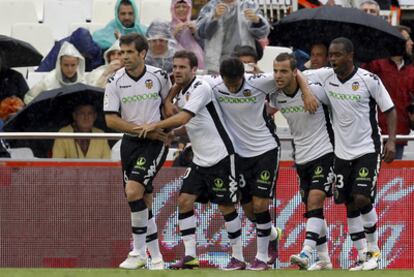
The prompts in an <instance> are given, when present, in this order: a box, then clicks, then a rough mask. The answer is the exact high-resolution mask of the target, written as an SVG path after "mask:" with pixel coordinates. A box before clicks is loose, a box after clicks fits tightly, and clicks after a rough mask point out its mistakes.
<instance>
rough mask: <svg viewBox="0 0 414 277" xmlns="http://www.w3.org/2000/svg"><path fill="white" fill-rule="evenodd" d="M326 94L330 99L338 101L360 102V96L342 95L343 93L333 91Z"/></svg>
mask: <svg viewBox="0 0 414 277" xmlns="http://www.w3.org/2000/svg"><path fill="white" fill-rule="evenodd" d="M328 94H329V96H330V97H333V98H336V99H339V100H349V101H359V100H361V95H358V94H344V93H339V92H334V91H329V92H328Z"/></svg>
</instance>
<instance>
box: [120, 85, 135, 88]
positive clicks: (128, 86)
mask: <svg viewBox="0 0 414 277" xmlns="http://www.w3.org/2000/svg"><path fill="white" fill-rule="evenodd" d="M130 87H132V86H131V85H127V86H119V88H130Z"/></svg>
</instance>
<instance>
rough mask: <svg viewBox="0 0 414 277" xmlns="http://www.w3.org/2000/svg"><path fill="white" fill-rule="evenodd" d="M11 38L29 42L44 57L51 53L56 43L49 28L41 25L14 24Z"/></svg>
mask: <svg viewBox="0 0 414 277" xmlns="http://www.w3.org/2000/svg"><path fill="white" fill-rule="evenodd" d="M11 36H12V37H14V38H17V39H20V40H23V41H27V42H29V43H30V44H31V45H33V47H35V48H36V49H37V50H38V51H39V52H40V53H41V54H42V55H43V56H46V55H47V53H49V51H50V50H51V49H52V47H53V45H54V42H55V40H54V39H53V34H52V30H51V29H50V28H49V26H46V25H44V24H39V23H16V24H13V26H12V32H11Z"/></svg>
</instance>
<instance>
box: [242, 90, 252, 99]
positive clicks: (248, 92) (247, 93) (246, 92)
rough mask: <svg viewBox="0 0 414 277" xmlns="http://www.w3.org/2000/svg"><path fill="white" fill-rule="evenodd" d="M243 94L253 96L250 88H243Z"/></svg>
mask: <svg viewBox="0 0 414 277" xmlns="http://www.w3.org/2000/svg"><path fill="white" fill-rule="evenodd" d="M243 95H244V96H246V97H249V96H252V91H251V90H250V89H245V90H243Z"/></svg>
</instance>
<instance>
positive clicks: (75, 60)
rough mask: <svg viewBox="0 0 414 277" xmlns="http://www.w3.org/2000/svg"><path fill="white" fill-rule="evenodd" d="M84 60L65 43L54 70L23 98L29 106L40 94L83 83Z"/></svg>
mask: <svg viewBox="0 0 414 277" xmlns="http://www.w3.org/2000/svg"><path fill="white" fill-rule="evenodd" d="M84 74H85V59H84V58H83V56H82V55H81V53H79V51H78V50H77V49H76V48H75V46H73V45H72V44H71V43H69V42H67V41H65V42H64V43H63V45H62V47H61V48H60V51H59V55H58V58H57V60H56V68H55V69H54V70H52V71H51V72H49V73H48V74H47V75H46V76H45V77H44V78H43V80H41V81H40V82H39V83H37V84H36V85H34V87H32V88H31V89H30V90H29V91H28V92H27V93H26V95H25V96H24V102H25V104H29V103H30V102H31V101H32V100H33V99H34V98H35V97H36V96H38V95H39V94H40V93H42V92H44V91H46V90H51V89H56V88H60V87H63V86H68V85H73V84H76V83H84V82H85V78H84Z"/></svg>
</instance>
